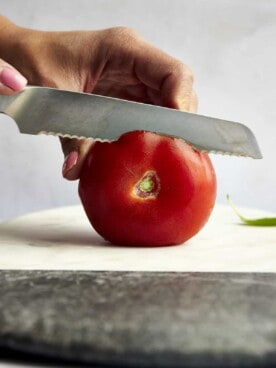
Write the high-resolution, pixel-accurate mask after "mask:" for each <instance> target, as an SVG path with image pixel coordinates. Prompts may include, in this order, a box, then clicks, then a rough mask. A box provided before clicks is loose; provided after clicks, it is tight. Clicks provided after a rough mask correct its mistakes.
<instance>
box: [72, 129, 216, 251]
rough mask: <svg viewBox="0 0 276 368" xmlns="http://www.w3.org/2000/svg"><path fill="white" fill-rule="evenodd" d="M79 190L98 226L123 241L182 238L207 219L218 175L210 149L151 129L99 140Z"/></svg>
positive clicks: (113, 239) (156, 241)
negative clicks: (105, 140) (112, 140)
mask: <svg viewBox="0 0 276 368" xmlns="http://www.w3.org/2000/svg"><path fill="white" fill-rule="evenodd" d="M79 195H80V198H81V201H82V204H83V207H84V209H85V211H86V214H87V216H88V219H89V220H90V222H91V224H92V226H93V227H94V229H95V230H96V231H97V232H98V233H99V234H100V235H101V236H102V237H104V238H105V239H106V240H109V241H110V242H112V243H114V244H119V245H132V246H164V245H173V244H180V243H183V242H185V241H186V240H188V239H189V238H191V237H192V236H193V235H195V234H196V233H197V232H198V231H199V230H200V229H201V228H202V227H203V225H204V224H205V223H206V221H207V220H208V218H209V216H210V214H211V212H212V209H213V206H214V203H215V198H216V176H215V172H214V169H213V166H212V163H211V161H210V158H209V156H208V155H207V153H202V152H198V151H196V150H195V149H193V148H192V147H191V146H190V145H189V144H187V143H185V142H184V141H183V140H182V139H179V138H173V137H168V136H163V135H159V134H155V133H150V132H142V131H135V132H130V133H125V134H123V135H122V136H121V137H120V138H119V139H118V140H117V141H114V142H111V143H110V142H95V144H94V145H93V146H92V148H91V150H90V152H89V154H88V156H87V159H86V161H85V163H84V166H83V169H82V172H81V177H80V182H79Z"/></svg>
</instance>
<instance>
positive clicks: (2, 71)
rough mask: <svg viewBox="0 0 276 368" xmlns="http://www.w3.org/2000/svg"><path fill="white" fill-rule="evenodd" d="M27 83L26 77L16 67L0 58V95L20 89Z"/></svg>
mask: <svg viewBox="0 0 276 368" xmlns="http://www.w3.org/2000/svg"><path fill="white" fill-rule="evenodd" d="M26 84H27V79H26V78H25V77H23V75H21V74H20V73H19V72H18V71H17V70H16V69H14V68H13V67H12V66H11V65H9V64H8V63H6V62H5V61H4V60H2V59H0V95H11V94H13V93H16V92H18V91H21V90H22V89H23V88H24V87H25V86H26Z"/></svg>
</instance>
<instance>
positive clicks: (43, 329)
mask: <svg viewBox="0 0 276 368" xmlns="http://www.w3.org/2000/svg"><path fill="white" fill-rule="evenodd" d="M9 351H12V352H14V354H15V356H16V352H17V353H18V354H22V352H23V353H24V354H26V353H27V354H28V355H29V356H32V355H34V356H41V357H46V358H47V357H48V358H53V359H62V360H63V361H64V362H70V361H71V362H72V361H74V362H78V363H80V364H84V363H86V364H89V366H90V367H92V366H97V367H98V366H105V367H122V368H123V367H212V368H215V367H251V368H252V367H271V366H276V274H269V273H268V274H260V273H256V274H251V273H158V272H156V273H155V272H80V271H75V272H73V271H72V272H71V271H0V355H1V354H2V356H4V355H5V352H6V353H7V352H9ZM24 356H26V355H24Z"/></svg>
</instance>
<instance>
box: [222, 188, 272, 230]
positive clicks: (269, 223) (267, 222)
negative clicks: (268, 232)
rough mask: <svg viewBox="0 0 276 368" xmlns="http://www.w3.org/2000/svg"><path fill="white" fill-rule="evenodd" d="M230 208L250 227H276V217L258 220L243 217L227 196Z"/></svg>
mask: <svg viewBox="0 0 276 368" xmlns="http://www.w3.org/2000/svg"><path fill="white" fill-rule="evenodd" d="M226 198H227V200H228V202H229V204H230V206H231V207H232V209H233V210H234V212H235V213H236V214H237V216H238V217H239V218H240V220H241V221H242V222H243V223H244V224H246V225H249V226H276V217H260V218H256V219H248V218H246V217H244V216H242V215H241V214H240V213H239V212H238V210H237V209H236V208H235V206H234V203H233V202H232V200H231V198H230V196H229V194H227V196H226Z"/></svg>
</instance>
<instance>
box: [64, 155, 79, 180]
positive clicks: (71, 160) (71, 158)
mask: <svg viewBox="0 0 276 368" xmlns="http://www.w3.org/2000/svg"><path fill="white" fill-rule="evenodd" d="M78 158H79V152H78V151H72V152H70V153H69V154H68V155H67V156H66V157H65V160H64V163H63V166H62V175H63V176H66V174H67V173H68V171H70V170H72V169H73V167H74V166H75V165H76V164H77V161H78Z"/></svg>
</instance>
